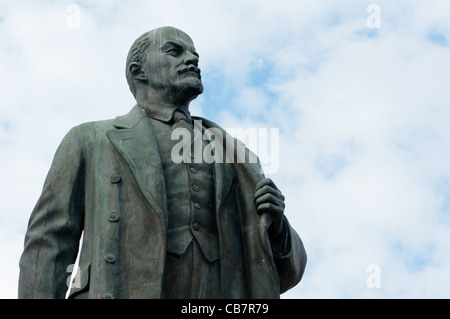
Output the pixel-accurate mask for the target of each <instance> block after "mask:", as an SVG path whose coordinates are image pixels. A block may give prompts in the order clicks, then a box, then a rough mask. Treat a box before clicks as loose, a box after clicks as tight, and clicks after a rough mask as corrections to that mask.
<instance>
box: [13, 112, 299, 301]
mask: <svg viewBox="0 0 450 319" xmlns="http://www.w3.org/2000/svg"><path fill="white" fill-rule="evenodd" d="M196 119H197V120H199V119H201V118H196ZM201 120H202V122H203V125H204V126H205V127H206V128H208V127H215V128H216V129H219V130H220V131H221V132H223V134H224V135H223V136H226V133H225V131H223V130H222V129H221V128H220V127H218V126H217V125H216V124H214V123H212V122H210V121H208V120H206V119H201ZM228 137H229V136H228ZM227 140H228V139H227ZM230 141H232V142H233V143H234V142H235V140H234V139H229V140H228V142H227V143H230ZM247 152H248V150H247ZM213 165H214V169H215V184H216V185H215V198H216V221H217V225H218V229H219V243H220V263H221V264H220V265H221V276H222V295H223V297H224V298H279V296H280V293H282V292H284V291H286V290H287V289H290V288H291V287H293V286H295V285H296V284H297V283H298V282H299V281H300V279H301V277H302V275H303V271H304V268H305V264H306V253H305V250H304V247H303V244H302V242H301V240H300V238H299V236H298V235H297V233H296V232H295V231H294V230H293V229H292V228H291V227H290V226H289V224H288V223H287V219H286V220H285V222H286V225H288V232H289V238H290V251H289V252H288V254H286V255H285V256H280V257H274V256H273V254H272V250H271V246H270V242H269V239H268V235H267V227H268V226H269V225H270V217H269V216H268V215H262V216H259V215H258V214H257V212H256V210H255V207H254V187H255V184H256V183H257V182H258V181H259V180H260V179H261V178H262V177H263V175H262V174H261V167H260V166H259V164H258V163H256V164H246V163H242V164H239V163H215V164H213ZM166 230H167V199H166V189H165V181H164V175H163V171H162V164H161V158H160V156H159V153H158V149H157V144H156V137H155V133H154V131H153V128H152V126H151V124H150V121H149V120H148V118H147V116H146V113H145V112H144V111H143V110H142V109H141V108H140V107H139V106H137V105H136V106H135V107H134V108H133V109H132V110H131V111H130V112H129V113H128V114H127V115H124V116H119V117H117V118H116V119H114V120H106V121H96V122H90V123H84V124H81V125H79V126H76V127H74V128H72V129H71V130H70V131H69V133H68V134H67V135H66V136H65V137H64V139H63V141H62V142H61V144H60V146H59V147H58V149H57V151H56V153H55V157H54V160H53V162H52V165H51V168H50V170H49V173H48V175H47V178H46V180H45V183H44V187H43V191H42V194H41V196H40V198H39V200H38V202H37V204H36V206H35V208H34V210H33V212H32V214H31V217H30V220H29V224H28V229H27V233H26V236H25V247H24V251H23V254H22V256H21V259H20V277H19V298H64V297H65V295H66V292H67V288H68V285H67V282H68V277H69V276H70V272H69V271H70V270H71V269H72V267H73V266H71V265H73V264H74V262H75V260H76V257H77V254H78V251H79V248H80V246H79V244H82V245H81V249H80V252H79V254H80V256H79V270H78V275H77V278H76V280H75V282H74V286H73V287H72V289H71V292H70V296H69V297H73V298H76V297H84V298H86V297H87V298H160V295H161V282H162V277H163V271H164V263H165V256H166V237H167V236H166ZM80 238H81V240H80Z"/></svg>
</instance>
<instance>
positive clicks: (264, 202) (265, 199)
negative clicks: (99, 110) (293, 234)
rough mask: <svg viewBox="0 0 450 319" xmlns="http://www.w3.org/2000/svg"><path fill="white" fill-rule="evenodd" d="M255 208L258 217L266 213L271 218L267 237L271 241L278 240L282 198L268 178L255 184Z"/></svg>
mask: <svg viewBox="0 0 450 319" xmlns="http://www.w3.org/2000/svg"><path fill="white" fill-rule="evenodd" d="M255 207H256V211H257V213H258V214H259V215H261V214H264V213H268V214H269V215H270V216H271V217H272V224H271V225H270V226H269V229H268V232H269V237H270V239H271V240H275V239H276V238H278V237H279V236H280V235H281V234H282V232H283V223H282V221H283V214H284V207H285V204H284V196H283V195H282V194H281V192H280V190H279V189H278V188H277V187H276V185H275V183H274V182H273V181H272V180H271V179H270V178H265V179H263V180H261V181H260V182H258V183H257V184H256V187H255Z"/></svg>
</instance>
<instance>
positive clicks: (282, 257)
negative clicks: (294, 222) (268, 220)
mask: <svg viewBox="0 0 450 319" xmlns="http://www.w3.org/2000/svg"><path fill="white" fill-rule="evenodd" d="M284 225H285V226H284V227H285V238H286V241H287V243H286V244H285V245H284V246H285V247H286V248H287V249H286V251H285V253H284V254H279V253H277V251H276V250H274V249H273V248H274V247H272V252H273V253H274V261H275V265H276V267H277V272H278V276H279V279H280V293H284V292H286V291H287V290H289V289H291V288H292V287H294V286H295V285H297V284H298V283H299V282H300V280H301V279H302V277H303V273H304V271H305V267H306V259H307V258H306V251H305V247H304V246H303V242H302V240H301V239H300V237H299V235H298V234H297V232H296V231H295V230H294V229H293V228H292V227H291V226H290V225H289V222H288V220H287V218H286V217H284Z"/></svg>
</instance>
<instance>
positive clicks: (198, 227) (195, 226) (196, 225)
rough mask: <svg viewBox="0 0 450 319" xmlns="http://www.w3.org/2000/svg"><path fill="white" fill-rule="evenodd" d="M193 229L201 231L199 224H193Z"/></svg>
mask: <svg viewBox="0 0 450 319" xmlns="http://www.w3.org/2000/svg"><path fill="white" fill-rule="evenodd" d="M192 228H194V230H199V229H200V225H199V224H197V223H193V224H192Z"/></svg>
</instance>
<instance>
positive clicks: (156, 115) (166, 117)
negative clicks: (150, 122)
mask: <svg viewBox="0 0 450 319" xmlns="http://www.w3.org/2000/svg"><path fill="white" fill-rule="evenodd" d="M141 107H142V109H143V110H144V111H145V112H146V113H147V116H148V117H151V118H153V119H155V120H158V121H161V122H165V123H169V122H170V121H171V120H172V118H173V113H174V112H175V111H176V110H179V111H181V112H183V113H184V114H185V115H186V118H187V119H188V121H191V113H190V112H189V111H187V110H182V109H177V108H174V107H172V106H169V105H166V104H160V103H153V102H152V103H148V104H145V105H141Z"/></svg>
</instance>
